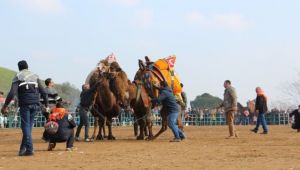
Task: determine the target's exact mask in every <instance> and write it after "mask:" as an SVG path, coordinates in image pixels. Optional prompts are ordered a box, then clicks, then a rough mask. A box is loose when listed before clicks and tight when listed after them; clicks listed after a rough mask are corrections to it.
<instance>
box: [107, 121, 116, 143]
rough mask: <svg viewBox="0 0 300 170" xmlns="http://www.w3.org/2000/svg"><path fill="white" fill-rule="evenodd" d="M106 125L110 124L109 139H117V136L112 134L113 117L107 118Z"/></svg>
mask: <svg viewBox="0 0 300 170" xmlns="http://www.w3.org/2000/svg"><path fill="white" fill-rule="evenodd" d="M106 125H107V126H108V136H107V139H108V140H115V139H116V138H115V137H114V136H113V135H112V118H107V121H106Z"/></svg>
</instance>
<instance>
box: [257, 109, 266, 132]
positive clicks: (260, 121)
mask: <svg viewBox="0 0 300 170" xmlns="http://www.w3.org/2000/svg"><path fill="white" fill-rule="evenodd" d="M260 124H261V125H262V127H263V129H264V132H268V127H267V121H266V118H265V114H264V113H259V114H258V117H257V122H256V127H255V129H256V130H258V128H259V126H260Z"/></svg>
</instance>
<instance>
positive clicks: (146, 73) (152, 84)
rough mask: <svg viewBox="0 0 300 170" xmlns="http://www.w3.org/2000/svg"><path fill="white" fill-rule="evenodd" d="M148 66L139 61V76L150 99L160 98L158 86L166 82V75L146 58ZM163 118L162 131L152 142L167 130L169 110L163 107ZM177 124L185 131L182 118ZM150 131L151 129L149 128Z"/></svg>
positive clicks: (179, 118) (178, 119) (152, 138)
mask: <svg viewBox="0 0 300 170" xmlns="http://www.w3.org/2000/svg"><path fill="white" fill-rule="evenodd" d="M145 60H146V64H145V63H144V62H143V61H142V60H139V67H140V68H139V72H140V73H139V74H140V77H141V78H142V82H143V86H144V88H145V89H146V92H147V94H148V96H149V97H150V98H154V97H157V96H158V93H159V92H158V88H157V87H158V84H159V82H161V81H166V80H165V77H164V75H163V74H162V73H161V72H160V70H159V69H158V68H157V67H155V65H153V62H151V60H150V59H149V58H148V57H147V56H146V57H145ZM160 113H161V117H162V126H161V129H160V130H159V132H158V133H157V134H155V135H154V136H153V137H151V138H149V139H150V140H154V139H156V138H157V137H158V136H160V135H161V134H162V133H163V132H165V131H166V130H167V127H168V126H167V125H168V123H167V116H168V115H167V114H168V113H167V110H165V108H164V107H163V108H162V109H161V111H160ZM177 124H178V126H179V128H182V129H183V124H182V120H181V117H178V118H177ZM149 130H150V128H149Z"/></svg>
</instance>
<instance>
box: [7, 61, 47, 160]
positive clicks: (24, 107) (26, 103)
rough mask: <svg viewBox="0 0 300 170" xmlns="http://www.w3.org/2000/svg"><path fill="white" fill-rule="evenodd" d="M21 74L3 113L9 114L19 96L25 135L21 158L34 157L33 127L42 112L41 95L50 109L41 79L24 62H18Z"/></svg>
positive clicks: (17, 77) (14, 84)
mask: <svg viewBox="0 0 300 170" xmlns="http://www.w3.org/2000/svg"><path fill="white" fill-rule="evenodd" d="M18 67H19V71H20V72H19V73H17V75H16V76H15V77H14V79H13V81H12V85H11V89H10V92H9V94H8V95H7V98H6V100H5V103H4V106H3V107H2V109H1V113H3V114H7V112H8V105H9V103H10V102H11V100H12V99H13V98H14V96H18V101H19V107H20V117H21V120H22V121H21V129H22V133H23V138H22V143H21V146H20V150H19V156H31V155H33V144H32V134H31V133H32V126H33V121H34V117H35V115H36V113H37V112H38V111H39V110H40V102H39V101H40V95H41V96H42V97H43V99H44V101H45V106H46V107H48V97H47V94H46V93H45V90H44V88H43V86H42V85H41V83H40V80H39V77H38V76H37V75H36V74H34V73H32V72H31V71H29V70H28V65H27V62H26V61H24V60H22V61H20V62H18Z"/></svg>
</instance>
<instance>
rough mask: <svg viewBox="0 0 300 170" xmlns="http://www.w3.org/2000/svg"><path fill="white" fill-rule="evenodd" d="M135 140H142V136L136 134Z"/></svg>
mask: <svg viewBox="0 0 300 170" xmlns="http://www.w3.org/2000/svg"><path fill="white" fill-rule="evenodd" d="M136 140H144V136H138V137H136Z"/></svg>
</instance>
